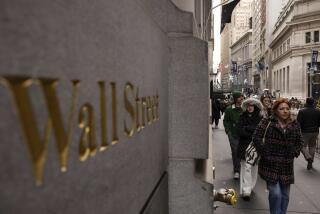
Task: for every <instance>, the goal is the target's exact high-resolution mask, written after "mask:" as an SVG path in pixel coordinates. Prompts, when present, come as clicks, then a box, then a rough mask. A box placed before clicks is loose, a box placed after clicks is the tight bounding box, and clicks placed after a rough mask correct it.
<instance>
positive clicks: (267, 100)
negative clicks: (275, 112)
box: [262, 97, 271, 108]
mask: <svg viewBox="0 0 320 214" xmlns="http://www.w3.org/2000/svg"><path fill="white" fill-rule="evenodd" d="M262 104H263V106H264V107H265V108H271V100H270V98H268V97H266V98H264V99H263V101H262Z"/></svg>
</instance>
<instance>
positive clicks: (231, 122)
mask: <svg viewBox="0 0 320 214" xmlns="http://www.w3.org/2000/svg"><path fill="white" fill-rule="evenodd" d="M232 97H233V102H234V104H233V105H231V106H229V107H228V108H227V109H226V112H225V115H224V118H223V125H224V130H225V132H226V134H227V135H228V139H229V143H230V148H231V155H232V163H233V173H234V174H233V178H234V179H236V180H237V179H239V178H240V159H239V158H238V155H237V151H238V145H239V134H238V130H237V127H236V125H237V123H238V121H239V118H240V115H241V114H242V112H243V111H242V108H241V104H242V101H243V98H244V97H243V94H242V93H240V92H237V91H235V92H233V93H232Z"/></svg>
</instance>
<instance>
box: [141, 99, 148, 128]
mask: <svg viewBox="0 0 320 214" xmlns="http://www.w3.org/2000/svg"><path fill="white" fill-rule="evenodd" d="M146 106H147V101H146V98H145V97H142V98H141V129H144V128H145V127H146V122H145V121H146V120H145V113H146V112H145V110H146Z"/></svg>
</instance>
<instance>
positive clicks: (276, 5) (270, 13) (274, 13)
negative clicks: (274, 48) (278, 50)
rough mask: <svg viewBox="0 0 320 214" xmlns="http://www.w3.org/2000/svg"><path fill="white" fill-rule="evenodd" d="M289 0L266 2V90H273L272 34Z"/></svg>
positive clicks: (270, 0) (269, 0)
mask: <svg viewBox="0 0 320 214" xmlns="http://www.w3.org/2000/svg"><path fill="white" fill-rule="evenodd" d="M287 1H288V0H282V1H279V0H268V1H266V23H265V50H264V51H265V52H264V61H265V73H264V75H265V77H264V79H265V81H266V83H265V88H268V89H271V88H272V79H271V78H272V75H271V70H272V63H271V60H272V56H271V49H270V47H269V45H270V43H271V42H272V32H273V30H274V26H275V24H276V22H277V19H278V17H279V15H280V12H281V11H282V8H283V7H284V5H285V3H286V2H287Z"/></svg>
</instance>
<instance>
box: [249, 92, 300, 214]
mask: <svg viewBox="0 0 320 214" xmlns="http://www.w3.org/2000/svg"><path fill="white" fill-rule="evenodd" d="M290 107H291V106H290V103H289V102H288V100H287V99H283V98H279V99H278V100H276V102H275V103H274V104H273V106H272V116H270V118H264V119H262V120H261V122H260V123H259V125H258V126H257V128H256V130H255V132H254V134H253V137H252V140H253V143H254V145H255V147H256V148H257V151H258V153H259V154H260V156H261V159H260V161H259V166H258V168H259V169H258V173H259V175H260V176H261V178H262V179H264V180H265V181H266V183H267V189H268V190H269V207H270V213H271V214H279V213H281V214H282V213H286V211H287V208H288V204H289V194H290V184H293V183H294V171H293V170H294V168H293V162H294V158H295V157H298V156H299V154H300V151H301V148H302V145H303V140H302V135H301V131H300V125H299V123H298V122H297V121H296V120H293V119H292V118H291V117H290ZM264 135H265V138H264V140H265V141H264V142H263V136H264Z"/></svg>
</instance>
